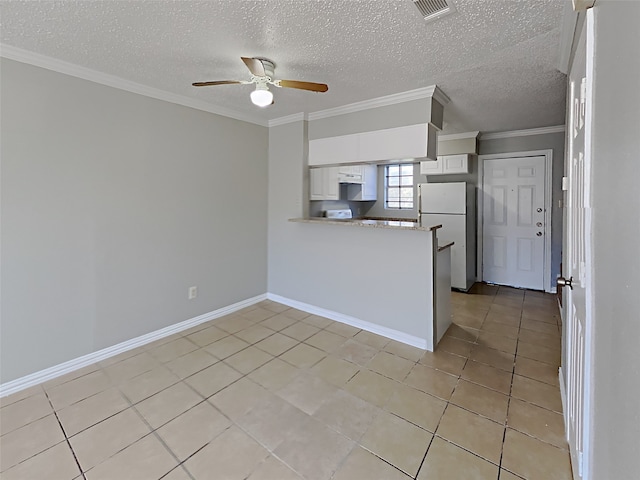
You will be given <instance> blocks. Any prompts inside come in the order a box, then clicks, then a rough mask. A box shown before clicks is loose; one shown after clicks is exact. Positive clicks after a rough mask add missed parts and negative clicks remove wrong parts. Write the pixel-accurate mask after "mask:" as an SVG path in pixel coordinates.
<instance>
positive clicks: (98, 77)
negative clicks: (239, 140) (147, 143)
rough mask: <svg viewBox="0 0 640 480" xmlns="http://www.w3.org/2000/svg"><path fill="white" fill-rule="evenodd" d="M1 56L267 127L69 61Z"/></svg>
mask: <svg viewBox="0 0 640 480" xmlns="http://www.w3.org/2000/svg"><path fill="white" fill-rule="evenodd" d="M0 57H4V58H7V59H9V60H15V61H17V62H21V63H26V64H29V65H34V66H36V67H41V68H46V69H47V70H52V71H54V72H58V73H62V74H65V75H70V76H72V77H77V78H81V79H83V80H88V81H90V82H94V83H99V84H101V85H106V86H108V87H112V88H117V89H120V90H125V91H127V92H131V93H137V94H138V95H143V96H145V97H151V98H155V99H157V100H164V101H165V102H169V103H175V104H176V105H182V106H184V107H190V108H195V109H196V110H202V111H205V112H209V113H213V114H216V115H222V116H224V117H230V118H233V119H236V120H241V121H243V122H249V123H254V124H257V125H261V126H263V127H267V126H268V122H267V121H266V120H262V119H258V118H255V117H253V116H251V115H246V114H244V113H241V112H238V111H235V110H232V109H229V108H225V107H219V106H216V105H213V104H212V103H209V102H205V101H203V100H199V99H196V98H191V97H187V96H185V95H178V94H176V93H171V92H167V91H166V90H160V89H159V88H153V87H149V86H147V85H142V84H141V83H136V82H132V81H130V80H125V79H124V78H121V77H117V76H115V75H110V74H107V73H103V72H99V71H97V70H93V69H90V68H86V67H81V66H79V65H75V64H73V63H70V62H65V61H63V60H59V59H57V58H53V57H49V56H47V55H42V54H40V53H35V52H31V51H29V50H23V49H22V48H18V47H13V46H11V45H6V44H4V43H0Z"/></svg>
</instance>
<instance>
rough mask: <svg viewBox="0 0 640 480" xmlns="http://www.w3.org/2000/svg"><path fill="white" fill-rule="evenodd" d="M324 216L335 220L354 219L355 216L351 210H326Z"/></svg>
mask: <svg viewBox="0 0 640 480" xmlns="http://www.w3.org/2000/svg"><path fill="white" fill-rule="evenodd" d="M324 216H325V217H327V218H332V219H333V220H344V219H349V218H353V214H352V213H351V209H350V208H343V209H340V210H326V211H325V212H324Z"/></svg>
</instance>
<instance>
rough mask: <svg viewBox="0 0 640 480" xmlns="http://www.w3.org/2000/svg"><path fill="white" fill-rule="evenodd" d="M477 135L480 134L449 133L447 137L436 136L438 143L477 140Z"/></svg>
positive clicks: (476, 132) (477, 132)
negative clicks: (466, 139)
mask: <svg viewBox="0 0 640 480" xmlns="http://www.w3.org/2000/svg"><path fill="white" fill-rule="evenodd" d="M479 134H480V132H479V131H475V132H465V133H450V134H447V135H438V141H440V140H444V141H447V140H462V139H463V138H477V137H478V135H479Z"/></svg>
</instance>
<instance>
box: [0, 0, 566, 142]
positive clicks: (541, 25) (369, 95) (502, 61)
mask: <svg viewBox="0 0 640 480" xmlns="http://www.w3.org/2000/svg"><path fill="white" fill-rule="evenodd" d="M453 3H454V4H455V10H456V11H455V12H454V13H453V14H451V15H448V16H446V17H443V18H440V19H438V20H436V21H433V22H425V21H424V19H423V18H422V16H421V14H420V12H419V11H418V9H416V8H415V6H414V4H413V2H412V1H411V0H384V1H381V0H359V1H357V2H356V1H344V0H323V1H322V2H318V1H312V0H243V1H241V2H235V1H228V0H211V1H183V2H176V1H169V0H166V1H165V0H138V1H119V0H93V1H59V2H31V1H7V2H1V3H0V18H2V28H0V41H1V42H2V43H3V45H8V46H11V47H17V48H18V49H23V50H25V51H28V52H34V53H36V54H40V55H42V56H46V57H47V58H50V59H53V60H57V61H61V62H68V64H73V65H76V66H79V67H83V68H85V69H91V70H92V71H95V72H98V73H99V74H103V75H105V76H110V78H121V79H124V80H126V81H127V82H130V83H135V84H140V85H144V86H147V87H149V88H152V89H156V90H158V91H165V92H169V94H171V95H173V96H174V97H178V96H179V97H180V98H183V97H184V98H189V99H192V100H193V102H194V103H195V102H203V103H208V104H211V105H215V106H216V107H218V110H219V111H221V112H224V111H228V112H232V111H233V112H239V113H240V114H241V118H245V117H246V118H255V119H256V122H257V123H262V124H267V123H268V122H269V121H270V120H274V119H279V118H282V117H286V116H289V115H294V114H299V113H304V114H305V115H308V114H312V113H314V112H320V111H324V110H327V109H332V108H338V107H341V106H344V105H350V104H354V103H357V102H363V101H367V100H372V99H377V98H380V97H385V96H388V95H393V94H398V93H401V92H409V91H412V90H415V89H419V88H423V87H426V86H428V85H433V84H437V85H438V86H439V87H440V88H441V89H442V90H443V91H444V92H445V93H446V94H447V95H448V96H449V97H450V98H451V100H452V102H451V104H450V105H449V106H448V107H447V111H446V112H445V119H444V121H445V125H444V132H446V133H457V132H462V131H469V130H482V131H484V132H491V131H505V130H518V129H528V128H535V127H542V126H548V125H560V124H563V123H564V115H565V112H564V99H565V83H566V78H565V76H564V75H563V74H561V73H560V72H558V71H557V70H556V67H555V66H556V65H557V57H558V46H559V41H560V31H561V20H562V11H563V5H562V3H563V2H560V1H558V0H537V1H535V2H530V1H504V0H455V2H453ZM241 56H250V57H258V56H260V57H266V58H269V59H272V60H274V61H275V63H276V75H277V77H278V78H284V79H289V78H292V79H300V80H307V81H313V82H322V83H327V84H328V85H329V91H328V92H327V93H323V94H317V93H312V92H306V91H296V90H293V89H284V88H283V89H275V91H274V95H275V104H274V105H272V106H270V107H267V108H262V109H261V108H258V107H256V106H254V105H253V104H252V103H251V102H250V100H249V92H250V89H251V87H250V86H248V85H224V86H217V87H213V88H206V89H205V88H200V89H197V88H194V87H192V86H191V83H192V82H194V81H199V80H209V79H210V80H217V79H231V80H234V79H239V80H243V79H245V77H246V76H247V72H246V68H245V66H244V65H243V64H242V62H241V61H240V57H241ZM53 60H52V61H49V62H48V66H49V67H48V68H51V66H52V65H53V63H55V62H53ZM45 63H46V62H45Z"/></svg>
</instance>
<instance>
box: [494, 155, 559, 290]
mask: <svg viewBox="0 0 640 480" xmlns="http://www.w3.org/2000/svg"><path fill="white" fill-rule="evenodd" d="M544 182H545V157H544V156H531V157H514V158H500V159H492V160H485V162H484V175H483V192H484V198H483V200H484V202H483V205H484V208H483V209H484V211H483V252H482V254H483V259H482V262H483V280H484V281H487V282H491V283H498V284H501V285H511V286H515V287H523V288H531V289H535V290H543V289H544V244H545V235H546V231H545V214H544V203H545V202H544V199H545V197H544V196H545V191H544Z"/></svg>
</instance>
